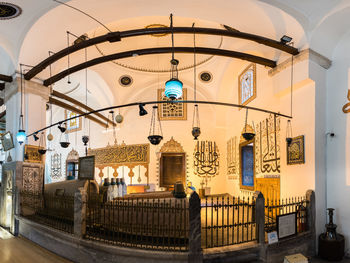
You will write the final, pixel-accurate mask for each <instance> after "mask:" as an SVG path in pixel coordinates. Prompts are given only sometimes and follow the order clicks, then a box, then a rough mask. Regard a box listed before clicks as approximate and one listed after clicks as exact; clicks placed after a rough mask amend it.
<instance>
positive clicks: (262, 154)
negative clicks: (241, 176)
mask: <svg viewBox="0 0 350 263" xmlns="http://www.w3.org/2000/svg"><path fill="white" fill-rule="evenodd" d="M255 173H256V177H257V178H273V177H279V176H280V173H281V163H280V118H278V117H275V116H273V115H270V116H269V118H266V119H265V120H263V121H261V122H260V123H258V124H257V126H256V136H255Z"/></svg>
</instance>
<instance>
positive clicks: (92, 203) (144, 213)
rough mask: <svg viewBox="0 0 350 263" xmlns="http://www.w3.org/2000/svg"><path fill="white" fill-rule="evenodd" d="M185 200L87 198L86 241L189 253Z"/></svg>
mask: <svg viewBox="0 0 350 263" xmlns="http://www.w3.org/2000/svg"><path fill="white" fill-rule="evenodd" d="M188 209H189V203H188V199H187V198H184V199H173V198H164V199H141V198H135V199H133V198H128V199H125V198H117V199H115V200H113V201H109V202H105V203H104V202H103V201H101V198H100V197H99V196H90V198H89V200H88V207H87V220H86V222H87V225H86V236H85V237H86V238H88V239H92V240H98V241H102V242H105V243H110V244H114V245H120V246H126V247H137V248H144V249H155V250H175V251H187V250H188V228H189V226H188V221H189V220H188V216H189V211H188Z"/></svg>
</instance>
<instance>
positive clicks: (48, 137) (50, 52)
mask: <svg viewBox="0 0 350 263" xmlns="http://www.w3.org/2000/svg"><path fill="white" fill-rule="evenodd" d="M51 54H54V52H52V51H49V56H51ZM51 66H52V64H50V66H49V71H50V78H51V77H52V68H51ZM52 91H53V88H52V85H50V97H51V95H52ZM49 107H50V130H49V134H48V135H47V140H48V141H49V142H51V141H52V140H53V138H54V137H53V135H52V133H51V126H52V104H51V103H50V104H49ZM49 148H50V144H49Z"/></svg>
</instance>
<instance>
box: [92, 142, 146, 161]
mask: <svg viewBox="0 0 350 263" xmlns="http://www.w3.org/2000/svg"><path fill="white" fill-rule="evenodd" d="M149 151H150V149H149V144H133V145H125V144H124V145H115V146H110V147H105V148H99V149H89V155H95V158H96V159H95V161H96V165H107V164H110V165H115V164H125V163H149Z"/></svg>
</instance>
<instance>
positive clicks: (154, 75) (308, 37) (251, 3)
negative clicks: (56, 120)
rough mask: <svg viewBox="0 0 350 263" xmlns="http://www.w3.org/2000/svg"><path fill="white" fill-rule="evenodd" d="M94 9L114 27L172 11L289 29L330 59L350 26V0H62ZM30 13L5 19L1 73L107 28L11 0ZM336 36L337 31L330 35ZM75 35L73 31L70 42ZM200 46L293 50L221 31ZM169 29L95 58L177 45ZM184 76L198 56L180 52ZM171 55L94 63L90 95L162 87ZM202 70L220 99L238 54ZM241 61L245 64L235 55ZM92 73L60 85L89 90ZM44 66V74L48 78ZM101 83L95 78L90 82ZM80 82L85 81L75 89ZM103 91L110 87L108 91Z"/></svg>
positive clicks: (206, 62) (129, 94)
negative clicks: (126, 81) (127, 79)
mask: <svg viewBox="0 0 350 263" xmlns="http://www.w3.org/2000/svg"><path fill="white" fill-rule="evenodd" d="M63 2H66V3H68V4H69V5H71V6H74V7H76V8H79V9H81V10H82V11H84V12H86V13H88V14H90V15H92V16H94V17H95V18H97V19H98V20H100V21H101V22H102V23H103V24H105V25H107V27H108V28H110V29H111V30H112V31H122V30H129V29H137V28H144V27H146V26H149V25H152V24H162V25H165V26H168V25H169V18H168V16H169V14H170V13H173V14H174V26H191V25H192V23H195V24H196V26H201V27H212V28H223V27H222V25H228V26H231V27H232V28H235V29H237V30H240V31H243V32H248V33H253V34H257V35H262V36H264V37H268V38H271V39H275V40H279V39H280V37H281V36H283V35H289V36H291V37H293V42H294V45H295V47H297V48H299V49H303V48H307V47H311V48H313V49H314V50H315V51H318V52H320V53H321V54H323V55H325V56H327V57H329V58H331V57H332V52H333V49H334V48H335V46H336V45H337V43H338V41H339V39H340V38H341V37H342V36H343V35H344V34H346V33H347V31H348V28H349V26H350V25H348V23H350V22H346V21H347V19H345V17H347V16H349V14H350V3H349V1H347V0H332V1H329V0H303V1H295V0H260V1H257V0H245V1H240V0H231V1H226V0H217V1H215V4H214V2H213V1H210V0H192V1H188V0H178V1H176V2H174V1H170V0H163V1H159V0H149V1H143V0H134V1H130V0H99V1H95V0H72V1H63ZM11 3H14V4H16V5H18V6H20V7H21V8H22V10H23V13H22V14H21V15H20V16H18V17H16V18H14V19H10V20H0V56H1V60H2V61H4V62H2V63H1V64H0V73H3V74H9V75H11V74H13V72H14V69H15V68H17V69H18V64H19V63H24V64H29V65H36V64H37V63H39V62H40V61H42V60H43V59H45V58H46V57H47V56H48V51H53V52H57V51H59V50H61V49H63V48H65V47H66V46H67V39H66V31H70V32H72V33H74V34H75V35H78V36H80V35H82V34H87V35H88V36H89V37H94V36H98V35H102V34H105V33H106V32H107V31H106V29H104V28H103V27H102V26H100V25H99V24H98V23H97V22H96V21H94V20H93V19H90V18H88V17H87V16H84V15H83V14H81V13H79V12H77V11H76V10H73V9H71V8H68V7H67V6H64V5H60V4H58V3H57V2H54V1H51V0H41V1H26V0H11ZM329 36H330V37H329ZM72 41H74V39H73V38H72V37H71V42H72ZM196 41H197V46H207V47H215V48H217V47H220V48H223V49H230V50H236V51H240V52H247V53H250V54H254V55H260V56H264V57H267V58H269V59H272V60H276V61H281V60H283V59H284V58H285V57H287V56H289V55H288V54H285V53H283V52H281V51H277V50H274V49H272V48H268V47H265V46H263V45H259V44H256V43H252V42H249V41H245V40H237V39H228V38H225V37H224V38H222V37H220V36H204V35H201V36H197V39H196ZM170 44H171V42H170V36H169V35H165V36H142V37H135V38H132V39H127V40H125V41H122V42H118V43H115V44H110V43H105V44H99V45H97V46H93V47H90V48H89V49H88V50H87V53H88V58H89V59H91V58H94V57H98V56H101V55H106V54H111V53H115V52H117V51H118V52H119V51H123V50H131V49H137V48H146V47H157V46H170ZM175 45H177V46H192V45H193V36H191V35H175ZM84 55H85V54H84V51H81V52H76V53H75V54H73V55H72V56H70V63H71V66H72V65H75V64H78V63H81V62H83V61H84V59H85V56H84ZM176 57H177V58H178V59H179V60H180V68H183V70H182V71H180V74H181V79H182V80H183V82H184V83H185V85H189V86H191V85H192V83H193V71H192V69H191V66H192V65H193V62H192V61H193V55H189V54H187V55H185V54H178V55H176ZM169 59H170V54H164V55H153V56H151V55H150V56H142V57H137V58H129V59H123V60H119V61H115V62H114V63H113V62H108V63H104V64H101V65H97V66H94V67H92V68H90V69H89V72H90V73H89V74H88V76H89V87H88V89H89V94H90V102H91V103H92V104H93V105H92V106H96V107H97V106H98V105H106V104H113V103H126V102H127V101H130V100H132V99H133V98H137V96H140V95H142V92H143V91H144V90H147V89H148V88H150V87H157V86H159V85H162V84H159V83H163V82H164V81H165V80H166V79H167V78H169V73H168V72H166V71H167V70H168V69H169ZM197 61H198V64H199V65H198V73H200V72H201V71H209V72H210V73H212V75H213V81H211V82H210V83H209V84H206V83H201V82H200V83H199V86H200V88H201V87H202V89H200V92H202V94H203V96H204V97H207V98H211V99H215V98H216V94H218V93H219V92H218V90H217V89H216V87H219V86H220V81H221V78H222V76H223V74H224V72H225V69H226V67H227V66H228V65H229V64H230V63H232V59H229V58H222V57H210V56H208V55H198V58H197ZM234 63H237V65H240V64H242V65H243V64H244V62H242V61H240V60H237V61H236V60H235V61H234ZM66 67H67V59H66V58H64V59H62V60H60V61H58V62H57V63H55V64H54V65H53V68H52V69H53V72H54V73H56V72H58V71H60V70H62V69H65V68H66ZM84 74H85V73H84V72H83V71H82V72H78V73H76V74H74V75H73V76H71V79H72V84H71V85H68V84H67V80H66V79H64V80H62V81H60V82H59V83H57V84H56V85H55V89H57V90H60V91H62V92H69V93H70V94H71V95H72V96H74V97H76V98H77V99H81V98H83V97H84V87H85V84H84V83H85V75H84ZM123 75H129V76H131V77H132V79H133V85H132V86H133V87H132V88H131V87H123V86H121V85H120V84H119V82H118V80H119V78H120V77H121V76H123ZM48 76H49V71H48V70H45V71H44V72H42V73H41V74H40V75H38V77H39V78H41V79H45V78H47V77H48ZM91 82H94V84H91ZM76 86H79V87H78V88H76V89H75V87H76ZM101 90H103V91H104V92H103V94H102V93H101Z"/></svg>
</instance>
